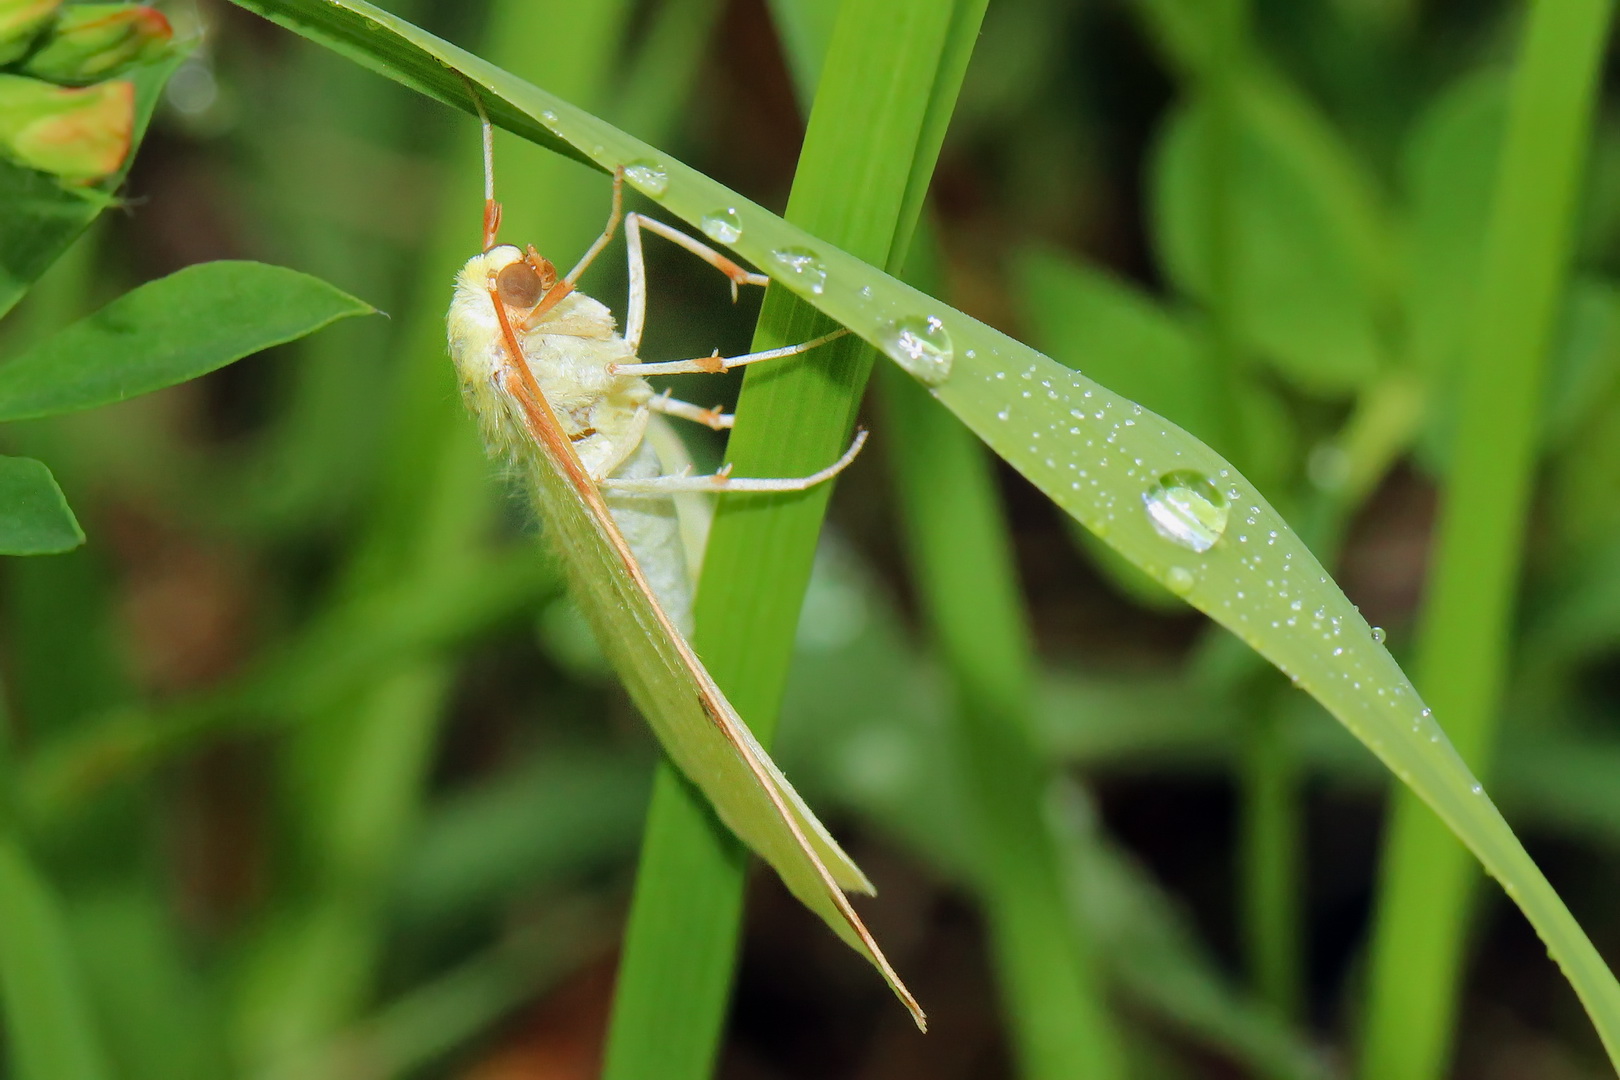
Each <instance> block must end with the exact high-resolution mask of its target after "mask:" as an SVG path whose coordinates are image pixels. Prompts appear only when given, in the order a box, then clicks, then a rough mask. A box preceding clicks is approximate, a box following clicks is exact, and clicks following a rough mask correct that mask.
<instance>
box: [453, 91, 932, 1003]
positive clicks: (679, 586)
mask: <svg viewBox="0 0 1620 1080" xmlns="http://www.w3.org/2000/svg"><path fill="white" fill-rule="evenodd" d="M475 101H476V98H475ZM484 172H485V212H484V250H483V251H482V252H481V253H480V254H477V255H474V256H473V257H472V258H471V259H469V260H467V264H466V265H465V266H464V267H463V268H462V270H461V273H460V275H459V276H458V277H457V279H456V291H455V297H454V299H453V300H452V301H451V304H450V313H449V317H448V329H449V340H450V355H451V358H452V359H453V360H454V361H455V365H456V371H457V373H458V375H459V376H460V381H461V386H462V390H463V394H464V397H465V399H466V402H467V405H468V407H469V408H470V409H471V410H472V412H473V414H474V415H475V416H476V417H477V419H478V422H479V424H480V426H481V427H482V429H483V432H484V438H485V441H486V443H487V444H488V446H489V449H490V452H491V453H492V454H496V455H499V456H500V457H502V458H504V459H506V460H508V461H510V462H511V463H512V464H513V465H514V466H515V467H516V471H517V472H518V473H519V475H520V476H522V478H523V479H524V481H525V482H526V483H527V486H528V488H529V491H530V493H531V494H532V497H533V499H534V503H535V507H536V509H537V511H538V513H539V515H540V517H541V519H542V528H543V530H544V531H545V532H546V533H547V535H548V536H549V537H550V539H551V542H552V544H553V546H554V547H555V548H556V549H557V550H558V552H559V554H560V556H561V558H562V562H563V565H564V566H565V567H566V569H567V573H568V577H569V579H570V582H571V584H572V586H573V593H574V598H575V600H576V601H577V603H578V604H579V607H580V609H581V610H582V611H583V612H584V614H585V617H586V619H587V621H589V622H590V624H591V627H592V629H593V631H594V632H595V634H596V637H597V640H598V641H599V642H600V643H601V645H602V648H603V651H604V652H606V653H607V654H608V657H609V659H610V660H611V661H612V662H613V664H614V667H615V669H616V670H617V672H618V674H619V676H620V678H622V679H623V680H624V683H625V686H626V688H627V689H628V690H629V692H630V696H631V697H632V699H634V701H635V702H636V705H637V707H638V708H639V709H640V710H641V713H642V715H644V716H645V717H646V718H647V720H648V722H649V723H650V724H651V725H652V727H653V730H654V731H655V732H656V733H657V735H658V738H659V741H660V742H662V744H663V746H664V750H665V752H666V753H667V754H668V755H669V757H670V759H671V760H672V761H674V762H675V764H676V765H677V766H678V767H679V768H680V769H681V771H682V772H683V773H684V774H685V775H686V776H687V777H688V778H689V779H690V780H691V781H692V782H693V783H694V784H696V785H697V787H698V788H699V789H700V790H702V792H703V794H704V795H705V796H706V797H707V798H708V800H709V802H710V803H711V804H712V805H713V807H714V809H715V812H716V814H717V815H718V816H719V817H720V820H721V821H723V822H724V823H725V824H726V825H727V827H729V828H730V829H731V830H732V831H733V832H734V833H736V834H737V836H738V837H740V838H741V839H742V840H743V842H744V843H746V844H747V845H748V846H749V847H750V848H752V849H753V851H754V852H755V853H756V854H758V855H759V856H760V857H761V858H762V859H764V860H765V861H766V862H767V863H769V864H770V865H771V866H772V867H773V868H774V869H775V870H776V872H777V873H778V874H779V875H781V878H782V881H783V882H784V883H785V884H786V885H787V886H788V888H789V889H790V890H792V892H793V893H794V895H795V896H797V897H798V898H799V899H800V900H801V901H802V902H803V903H804V904H805V905H806V906H807V907H809V908H810V909H811V910H812V911H814V912H815V913H816V914H817V915H819V916H820V917H821V918H822V919H823V920H824V921H825V922H826V923H827V924H828V925H829V926H831V927H832V929H833V930H834V931H835V932H836V933H837V934H838V935H839V936H840V937H842V938H843V939H844V940H845V941H846V942H848V943H849V944H850V945H851V946H852V947H853V948H855V949H856V950H857V951H858V952H860V953H862V954H863V955H865V956H866V957H867V958H868V959H869V960H870V961H871V962H872V963H873V964H874V965H875V966H876V967H877V969H878V970H879V971H880V972H881V973H882V975H883V977H884V979H885V980H887V982H888V983H889V985H890V986H891V987H892V988H893V989H894V992H895V994H896V995H898V996H899V998H900V1000H901V1001H902V1002H904V1003H905V1005H906V1007H907V1008H908V1009H910V1010H911V1014H912V1016H913V1018H914V1019H915V1020H916V1022H917V1026H918V1027H920V1028H925V1029H926V1025H925V1021H924V1017H923V1013H922V1010H921V1009H920V1008H919V1007H918V1005H917V1002H916V1000H915V999H914V998H913V997H912V996H911V993H910V992H909V991H908V990H907V989H906V988H905V985H904V984H903V983H902V982H901V981H900V978H899V976H898V975H897V974H896V973H895V971H894V969H893V968H892V967H891V966H890V965H889V962H888V960H887V959H885V958H884V956H883V953H882V951H881V950H880V949H879V948H878V946H877V942H876V941H874V940H873V938H872V935H871V933H870V932H868V931H867V929H866V927H865V926H864V925H862V923H861V920H860V918H859V917H858V916H857V915H856V914H855V911H854V909H853V908H852V907H851V906H850V903H849V899H848V897H846V896H845V893H844V890H846V889H848V890H852V891H856V892H862V893H867V894H871V893H873V892H875V890H874V889H873V887H872V883H871V882H870V881H868V880H867V878H866V875H864V874H862V873H861V871H860V869H859V868H858V867H857V866H856V865H855V863H854V862H853V861H852V860H851V859H850V857H849V856H848V855H846V854H845V853H844V851H843V849H842V848H840V847H839V846H838V843H837V842H836V841H835V840H834V839H833V838H832V836H831V834H829V833H828V832H827V830H826V828H825V827H824V826H823V825H822V824H821V822H820V821H818V820H817V819H816V817H815V815H814V814H813V813H811V811H810V809H809V807H808V806H806V805H805V803H804V800H803V799H801V798H800V797H799V795H798V793H797V792H795V791H794V790H793V787H792V786H791V785H790V784H789V783H788V781H787V778H786V777H784V776H783V775H782V772H781V770H780V769H779V768H777V766H776V764H775V763H774V762H773V761H772V760H771V759H770V756H769V755H768V754H767V753H766V752H765V750H764V748H763V747H761V746H760V745H759V742H758V741H757V740H756V739H755V738H754V736H753V734H752V733H751V732H750V731H749V730H748V727H747V725H745V724H744V723H743V721H742V719H741V717H739V716H738V715H737V712H736V710H735V709H734V708H732V706H731V703H730V702H729V701H727V700H726V698H725V695H724V694H722V693H721V692H720V688H719V687H718V686H716V685H715V683H714V680H713V679H712V678H710V676H709V673H708V672H707V671H706V670H705V669H704V667H703V664H702V663H701V662H700V661H699V660H698V658H697V655H696V654H695V653H694V652H693V651H692V647H691V645H690V644H688V642H687V640H686V637H685V636H684V635H685V633H686V632H688V631H689V622H690V617H691V593H692V589H691V583H692V581H693V576H694V571H695V567H696V565H697V563H698V560H699V559H701V545H702V541H703V535H704V533H705V531H706V530H705V520H704V518H703V514H702V512H701V509H700V508H694V507H691V506H683V505H682V501H683V500H687V499H688V498H689V497H690V496H692V495H694V494H698V495H706V494H708V493H714V492H750V491H756V492H757V491H798V490H803V489H805V488H808V487H811V486H813V485H815V484H819V483H821V482H823V481H825V480H827V479H830V478H831V477H832V476H834V475H836V474H837V473H838V472H839V471H841V470H842V469H843V468H844V467H845V466H847V465H848V464H849V463H850V462H851V461H852V460H853V459H854V457H855V455H856V454H857V453H858V452H859V451H860V448H861V444H862V442H863V441H864V439H865V434H864V433H859V434H857V436H856V438H855V441H854V443H853V444H852V445H851V446H850V448H849V450H848V451H847V452H846V453H845V454H844V456H843V457H841V458H840V459H839V460H837V461H835V462H833V463H832V464H830V465H829V466H827V468H825V469H823V470H821V471H820V472H818V473H815V474H813V475H810V476H806V477H797V478H791V479H762V478H761V479H756V478H743V477H734V476H731V475H730V473H729V470H722V471H721V472H719V473H716V474H714V475H710V476H694V475H691V471H690V466H689V463H688V462H686V460H685V458H684V453H683V452H682V451H681V450H680V449H679V445H680V444H679V440H678V439H677V438H676V437H675V436H674V435H673V433H672V432H670V431H669V430H668V429H667V426H666V421H665V419H664V417H666V416H667V417H674V418H679V419H686V420H694V421H697V422H699V423H704V424H707V425H709V426H711V427H714V428H717V429H721V428H726V427H729V426H730V425H731V417H729V416H726V415H724V414H722V413H719V412H717V411H715V410H710V409H700V408H698V407H697V406H694V405H690V404H687V403H685V402H681V401H676V400H674V399H673V398H670V397H668V396H667V395H661V394H658V393H656V392H654V391H653V389H652V388H651V387H650V386H649V385H648V384H647V381H646V379H645V376H647V375H654V374H681V373H697V372H710V373H712V372H719V371H724V370H727V369H729V368H732V367H737V366H739V365H742V364H751V363H757V362H760V361H764V360H772V359H778V358H782V357H786V356H792V355H794V354H797V353H801V352H804V351H806V350H808V349H811V348H814V347H815V346H817V345H819V344H821V343H823V342H825V341H827V340H829V339H830V338H831V337H832V336H835V335H828V336H827V337H822V338H818V339H816V340H815V341H810V342H806V343H804V344H802V345H794V346H789V347H788V348H784V349H775V350H771V351H768V352H760V353H750V354H748V355H745V356H737V357H729V358H726V357H720V356H719V355H715V356H710V357H703V358H699V359H694V360H680V361H675V362H672V363H643V362H642V361H641V359H640V358H639V357H638V356H637V355H636V354H637V350H638V349H639V347H640V342H641V331H642V327H643V325H644V322H645V312H646V271H645V268H644V265H643V262H642V255H641V232H642V230H646V231H648V232H652V233H656V234H657V235H659V236H662V237H665V238H666V239H669V240H671V241H673V242H674V243H676V244H679V245H680V246H681V247H683V248H685V249H686V250H688V251H690V252H691V253H693V254H694V255H696V256H698V257H699V258H701V259H703V260H704V261H705V262H707V263H709V264H710V265H711V266H714V267H715V268H716V269H718V270H719V271H720V272H721V273H723V274H725V275H726V277H727V278H729V279H730V281H731V283H732V290H733V293H735V291H736V288H737V286H738V285H764V284H766V282H767V280H768V279H767V278H765V277H764V276H763V275H760V274H753V273H749V272H748V271H746V270H744V269H743V268H742V267H740V266H738V265H737V264H736V263H734V262H732V261H731V260H730V259H728V258H726V257H725V256H723V255H721V254H720V253H719V252H717V251H715V250H714V249H713V248H710V247H708V246H707V245H705V244H703V243H700V242H699V241H697V240H695V239H693V238H692V237H690V236H687V235H686V234H685V233H682V232H679V231H678V230H676V229H673V228H671V227H670V226H668V225H665V224H663V223H662V222H659V221H656V220H654V219H651V218H648V217H645V216H643V215H641V214H636V213H630V214H625V213H623V212H622V197H623V181H624V177H623V172H622V170H621V171H620V172H619V173H618V174H616V175H615V177H614V182H613V210H612V213H611V215H610V216H609V218H608V223H607V227H606V228H605V229H604V230H603V231H602V235H601V236H600V237H599V238H598V239H597V241H596V242H595V243H594V244H592V245H591V247H590V248H589V250H587V251H586V252H585V254H584V256H583V257H581V259H580V260H579V263H578V264H577V265H576V266H575V267H574V268H573V269H572V270H571V271H569V272H568V274H567V275H566V276H563V277H559V276H558V275H557V271H556V268H555V267H554V266H553V265H552V264H551V263H550V262H549V261H547V260H546V259H544V258H542V257H541V256H540V255H539V253H538V252H536V251H535V250H534V249H533V248H532V247H531V248H529V249H528V250H527V251H522V250H519V249H518V248H516V247H513V246H511V245H504V244H496V242H495V234H496V231H497V229H498V227H499V224H500V205H499V204H498V203H497V202H496V201H495V197H494V180H493V176H494V169H493V149H492V132H491V129H490V125H489V120H488V118H487V117H485V118H484ZM621 221H622V222H623V224H624V232H625V243H626V247H627V248H628V251H629V264H630V293H629V317H628V319H627V320H626V324H625V331H624V334H623V335H622V336H621V335H620V334H619V333H617V332H616V329H615V323H614V319H613V315H612V312H610V311H609V310H608V308H607V307H606V306H605V305H603V304H601V303H599V302H598V301H596V300H593V299H591V298H590V297H588V296H586V295H585V294H583V293H581V292H579V291H578V290H577V289H576V288H575V287H574V286H575V282H576V281H577V280H578V279H579V276H580V274H581V273H583V272H584V270H585V268H586V267H587V266H589V265H590V263H591V261H592V260H593V259H595V258H596V256H597V255H598V254H599V253H600V252H601V251H602V249H603V248H605V247H606V246H607V244H608V242H609V241H610V240H611V239H612V237H613V235H614V233H615V231H616V230H617V228H618V226H619V224H620V222H621Z"/></svg>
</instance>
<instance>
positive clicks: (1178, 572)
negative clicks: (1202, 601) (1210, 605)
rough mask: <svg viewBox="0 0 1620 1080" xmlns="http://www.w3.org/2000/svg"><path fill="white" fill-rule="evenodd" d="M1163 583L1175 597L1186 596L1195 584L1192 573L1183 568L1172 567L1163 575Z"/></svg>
mask: <svg viewBox="0 0 1620 1080" xmlns="http://www.w3.org/2000/svg"><path fill="white" fill-rule="evenodd" d="M1164 583H1165V585H1166V586H1167V587H1168V588H1169V589H1170V591H1171V592H1173V593H1175V594H1176V595H1177V596H1186V595H1187V594H1188V593H1190V592H1192V588H1193V586H1194V585H1195V584H1197V579H1196V578H1194V577H1193V572H1192V571H1191V570H1189V569H1187V568H1186V567H1185V566H1172V567H1171V568H1170V569H1169V570H1168V571H1166V572H1165V575H1164Z"/></svg>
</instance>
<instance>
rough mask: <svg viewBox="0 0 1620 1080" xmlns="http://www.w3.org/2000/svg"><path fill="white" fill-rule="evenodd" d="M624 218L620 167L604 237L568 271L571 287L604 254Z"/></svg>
mask: <svg viewBox="0 0 1620 1080" xmlns="http://www.w3.org/2000/svg"><path fill="white" fill-rule="evenodd" d="M623 218H624V166H623V165H620V166H619V167H618V168H617V169H614V170H613V210H612V211H611V212H610V213H609V214H608V220H607V225H606V226H604V227H603V229H602V235H601V236H598V237H597V238H596V243H594V244H592V245H591V246H590V247H589V248H587V249H586V250H585V254H583V255H581V256H580V257H579V262H577V263H575V264H574V268H573V269H572V270H570V271H568V276H567V277H565V278H563V280H564V281H566V282H567V283H568V284H569V286H570V287H572V286H573V285H575V284H577V283H578V282H579V275H581V274H583V273H584V272H585V269H586V267H588V266H590V265H591V263H593V262H595V261H596V257H597V256H598V255H600V254H602V249H603V248H605V247H607V246H608V242H609V241H610V240H612V239H613V233H614V231H615V230H617V229H618V227H619V222H620V221H621V220H622V219H623Z"/></svg>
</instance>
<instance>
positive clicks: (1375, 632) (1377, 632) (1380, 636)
mask: <svg viewBox="0 0 1620 1080" xmlns="http://www.w3.org/2000/svg"><path fill="white" fill-rule="evenodd" d="M1388 636H1389V635H1388V634H1386V633H1384V628H1383V627H1382V626H1375V627H1373V628H1372V639H1373V641H1374V642H1376V643H1377V644H1379V645H1382V644H1383V643H1384V639H1385V638H1386V637H1388Z"/></svg>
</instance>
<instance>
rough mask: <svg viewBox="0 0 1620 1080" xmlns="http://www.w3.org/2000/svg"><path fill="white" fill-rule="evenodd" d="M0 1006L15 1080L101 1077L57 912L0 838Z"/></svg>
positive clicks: (22, 858) (7, 840) (36, 876)
mask: <svg viewBox="0 0 1620 1080" xmlns="http://www.w3.org/2000/svg"><path fill="white" fill-rule="evenodd" d="M0 1007H3V1010H4V1012H3V1016H4V1021H5V1024H4V1028H5V1042H6V1048H7V1054H8V1056H9V1058H10V1060H11V1068H12V1070H13V1071H12V1073H11V1075H12V1076H14V1077H15V1078H16V1080H107V1078H110V1077H111V1075H112V1074H111V1073H110V1072H109V1071H108V1068H107V1062H106V1060H105V1058H104V1056H103V1052H102V1049H101V1037H100V1035H99V1033H98V1032H97V1031H96V1030H95V1027H94V1025H93V1024H92V1022H91V1018H90V1011H89V1008H88V1006H87V1005H86V1003H85V999H84V994H83V990H82V989H81V986H80V976H79V971H78V961H77V959H76V958H75V957H74V955H73V948H72V945H71V944H70V942H69V938H68V932H67V927H66V925H65V923H64V921H63V918H62V912H61V911H60V910H59V908H58V907H57V901H56V897H55V896H53V895H52V893H51V888H50V886H49V884H47V883H46V881H45V879H44V878H43V877H41V876H40V873H39V870H38V869H37V868H36V867H35V866H34V863H33V861H32V860H31V859H30V858H29V857H28V854H27V853H26V852H25V851H23V849H22V848H21V847H20V846H19V845H18V844H17V842H16V841H15V840H13V839H12V838H11V837H9V836H0Z"/></svg>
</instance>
